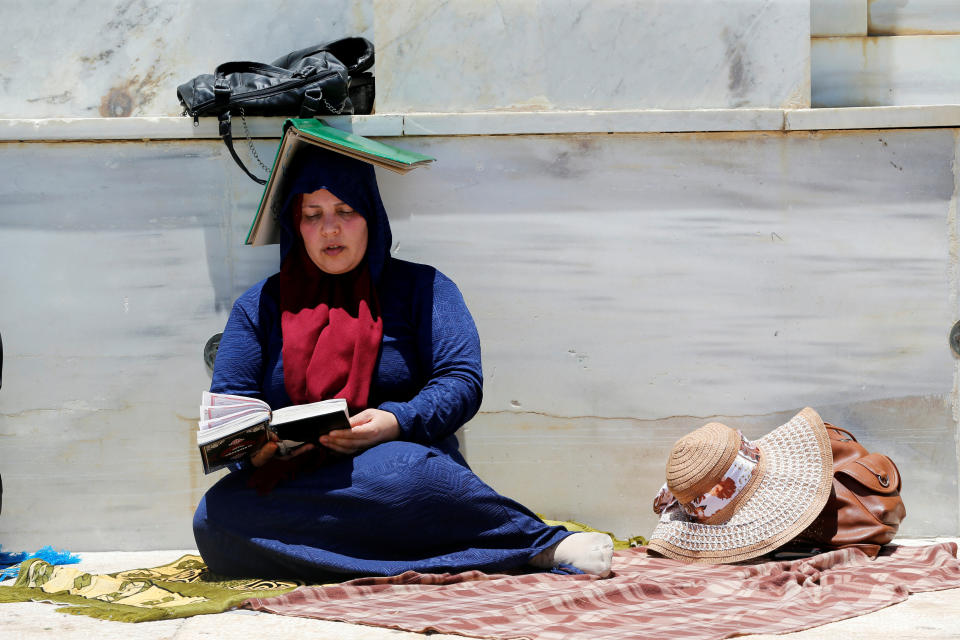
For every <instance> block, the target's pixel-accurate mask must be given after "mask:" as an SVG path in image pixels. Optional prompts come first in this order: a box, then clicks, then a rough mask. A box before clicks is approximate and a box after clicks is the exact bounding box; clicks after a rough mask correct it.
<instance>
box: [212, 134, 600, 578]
mask: <svg viewBox="0 0 960 640" xmlns="http://www.w3.org/2000/svg"><path fill="white" fill-rule="evenodd" d="M294 171H296V174H295V175H293V176H291V180H290V182H289V184H292V187H291V188H290V190H289V192H288V194H287V198H286V205H285V207H284V210H283V213H282V216H281V219H280V224H281V227H282V230H283V236H282V243H281V256H282V264H281V269H280V272H279V273H278V274H276V275H274V276H272V277H270V278H268V279H267V280H265V281H263V282H260V283H259V284H257V285H255V286H253V287H252V288H251V289H249V290H248V291H247V292H246V293H244V294H243V295H242V296H240V298H239V299H238V300H237V301H236V303H235V304H234V307H233V310H232V312H231V314H230V318H229V320H228V321H227V326H226V329H225V330H224V333H223V338H222V340H221V342H220V347H219V351H218V353H217V360H216V366H215V369H214V374H213V383H212V385H211V391H214V392H219V393H229V394H237V395H244V396H252V397H256V398H260V399H262V400H265V401H266V402H267V403H269V404H270V406H271V407H273V408H275V409H276V408H280V407H283V406H287V405H291V404H304V403H309V402H316V401H319V400H324V399H328V398H334V397H336V398H345V399H346V400H347V404H348V406H349V408H350V413H351V418H350V425H351V427H350V429H343V430H337V431H332V432H330V433H329V434H328V435H325V436H322V437H321V439H320V445H321V446H319V447H314V446H313V445H309V444H308V445H303V446H301V447H300V448H299V449H297V450H295V451H294V452H293V453H292V454H288V455H285V456H282V455H280V454H279V453H278V444H277V443H276V442H269V443H267V444H266V445H265V446H264V447H263V448H261V449H260V450H259V451H257V452H256V453H255V454H254V455H253V456H252V457H251V459H250V463H249V464H247V465H243V467H242V468H239V469H237V470H236V471H235V472H233V473H230V474H228V475H227V476H225V477H224V478H222V479H221V480H220V481H219V482H218V483H217V484H216V485H214V486H213V487H212V488H211V489H210V490H209V491H208V492H207V494H206V495H205V496H204V498H203V500H202V501H201V502H200V505H199V506H198V508H197V512H196V515H195V517H194V533H195V536H196V541H197V546H198V548H199V550H200V553H201V555H202V556H203V559H204V561H205V562H206V563H207V565H208V566H209V567H210V570H211V571H213V572H215V573H218V574H223V575H244V576H261V577H281V576H289V577H297V578H301V579H305V580H322V579H328V578H330V577H331V574H337V575H339V576H341V577H347V576H357V575H395V574H399V573H402V572H404V571H409V570H413V571H418V572H460V571H466V570H470V569H478V570H481V571H486V572H498V571H503V570H507V569H514V568H518V567H522V566H524V565H532V566H533V567H536V568H541V569H550V568H552V567H555V566H560V565H571V566H573V567H574V568H576V569H578V570H580V571H583V572H586V573H592V574H597V575H601V576H603V575H607V574H609V572H610V561H611V554H612V542H611V540H610V538H609V537H608V536H606V535H603V534H596V533H575V534H571V533H570V532H568V531H566V530H565V529H563V528H562V527H551V526H547V525H546V524H544V523H543V522H542V521H541V520H540V519H539V518H537V517H536V516H535V515H534V514H533V513H532V512H530V511H529V510H528V509H526V508H525V507H523V506H522V505H520V504H518V503H517V502H515V501H513V500H510V499H508V498H505V497H503V496H501V495H499V494H497V493H496V492H495V491H493V489H491V488H490V487H489V486H487V485H486V484H484V483H483V482H482V481H481V480H480V479H479V478H478V477H477V476H476V475H474V473H473V472H472V471H471V470H470V468H469V467H468V466H467V463H466V461H465V460H464V459H463V457H462V456H461V454H460V452H459V450H458V444H457V439H456V437H455V435H454V433H455V432H456V430H457V429H459V428H460V427H461V426H462V425H463V424H464V423H465V422H466V421H467V420H469V419H470V418H471V417H473V415H474V414H475V413H476V412H477V409H478V408H479V406H480V400H481V394H482V375H481V370H480V342H479V338H478V336H477V331H476V328H475V326H474V323H473V319H472V318H471V316H470V312H469V311H468V310H467V307H466V305H465V303H464V301H463V298H462V296H461V294H460V291H459V290H458V289H457V287H456V285H455V284H454V283H453V282H452V281H450V280H449V279H448V278H447V277H446V276H444V275H443V274H442V273H440V272H439V271H437V270H436V269H434V268H432V267H429V266H426V265H421V264H414V263H411V262H406V261H403V260H398V259H396V258H393V257H391V256H390V253H389V251H390V245H391V233H390V226H389V223H388V221H387V215H386V212H385V211H384V208H383V204H382V202H381V200H380V193H379V191H378V189H377V184H376V178H375V176H374V171H373V167H372V166H371V165H369V164H367V163H363V162H360V161H357V160H352V159H350V158H346V157H344V156H341V155H339V154H334V153H331V152H328V151H323V150H320V149H311V150H310V152H309V153H308V154H306V156H305V157H303V158H302V159H301V160H300V162H299V163H298V164H297V166H296V168H295V169H294Z"/></svg>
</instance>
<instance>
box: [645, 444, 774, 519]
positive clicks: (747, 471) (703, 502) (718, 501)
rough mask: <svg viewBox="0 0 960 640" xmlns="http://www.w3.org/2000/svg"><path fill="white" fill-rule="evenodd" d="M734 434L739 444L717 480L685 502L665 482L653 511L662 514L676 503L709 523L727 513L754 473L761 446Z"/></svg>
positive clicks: (758, 461)
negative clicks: (721, 475)
mask: <svg viewBox="0 0 960 640" xmlns="http://www.w3.org/2000/svg"><path fill="white" fill-rule="evenodd" d="M736 434H737V436H738V437H739V439H740V443H739V445H740V446H739V448H738V449H737V451H736V455H735V456H734V457H733V460H732V461H731V462H730V464H729V466H727V468H726V471H725V472H724V474H723V477H722V478H720V480H719V481H718V482H716V483H715V484H713V485H712V486H710V488H709V489H707V490H706V491H705V492H703V493H700V494H698V495H696V496H694V497H693V498H692V499H688V500H686V501H684V502H679V501H678V500H677V498H676V497H675V496H674V495H673V492H671V490H670V487H669V486H668V485H669V483H668V482H667V483H664V485H663V487H661V488H660V492H659V493H658V494H657V497H656V498H654V500H653V511H654V512H655V513H657V514H662V513H663V512H664V511H665V510H666V509H668V508H670V507H671V506H673V505H674V504H679V506H680V508H681V509H683V511H684V512H685V513H686V514H687V515H689V516H690V517H692V518H693V519H695V520H696V521H698V522H709V521H710V520H711V519H713V516H715V515H716V514H718V513H720V512H725V513H726V512H728V511H729V510H730V509H729V507H731V506H732V505H734V504H736V503H737V502H739V500H738V498H739V497H740V496H741V495H742V494H743V493H744V491H745V490H746V489H747V487H748V486H750V484H751V481H753V479H754V477H755V476H757V471H758V469H759V468H760V448H759V447H757V445H756V444H754V443H753V442H751V441H750V440H747V439H746V438H745V437H743V434H742V433H740V431H739V430H738V431H736Z"/></svg>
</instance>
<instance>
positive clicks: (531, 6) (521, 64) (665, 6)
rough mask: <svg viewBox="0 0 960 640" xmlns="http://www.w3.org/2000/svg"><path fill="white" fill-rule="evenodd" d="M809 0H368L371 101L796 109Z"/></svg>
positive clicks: (483, 106) (401, 107) (803, 97)
mask: <svg viewBox="0 0 960 640" xmlns="http://www.w3.org/2000/svg"><path fill="white" fill-rule="evenodd" d="M809 26H810V4H809V0H716V1H712V2H700V1H694V0H640V1H638V0H536V1H532V0H501V1H499V2H497V1H495V0H470V1H469V2H457V3H452V2H451V3H442V4H440V3H437V2H433V1H428V0H416V1H413V2H408V3H396V2H391V1H389V0H374V30H375V33H376V41H377V46H378V51H377V61H378V62H377V111H378V112H379V113H385V112H386V113H389V112H410V111H414V112H416V111H426V112H456V111H485V110H543V109H643V108H663V109H696V108H722V107H774V108H777V107H803V106H806V105H808V104H809V85H808V73H807V70H808V61H809V57H808V56H809V51H808V48H809V38H810V29H809Z"/></svg>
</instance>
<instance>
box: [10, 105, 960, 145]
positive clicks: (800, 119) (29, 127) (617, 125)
mask: <svg viewBox="0 0 960 640" xmlns="http://www.w3.org/2000/svg"><path fill="white" fill-rule="evenodd" d="M283 120H284V119H283V118H249V119H248V123H249V126H250V135H251V136H252V137H254V138H267V139H270V138H277V137H279V132H280V128H281V126H282V124H283ZM325 120H327V121H328V122H329V123H330V124H331V125H333V126H335V127H338V128H341V129H345V130H348V131H352V132H354V133H357V134H359V135H363V136H369V137H382V138H390V137H403V136H444V137H445V136H480V135H537V134H555V135H562V134H575V133H684V132H711V131H717V132H723V131H810V130H820V129H833V130H837V129H903V128H926V127H960V104H946V105H918V106H888V107H842V108H820V109H689V110H660V109H645V110H637V111H536V112H479V113H407V114H398V113H390V114H375V115H366V116H334V117H328V118H325ZM233 131H234V137H235V138H243V129H242V127H241V125H240V122H239V121H234V129H233ZM217 138H219V134H218V132H217V121H216V119H214V118H202V119H201V120H200V122H199V126H196V127H195V126H193V120H192V119H191V118H180V117H167V116H158V117H131V118H43V119H25V118H20V119H17V118H9V119H0V142H70V141H76V142H80V141H98V140H117V141H122V140H203V139H217Z"/></svg>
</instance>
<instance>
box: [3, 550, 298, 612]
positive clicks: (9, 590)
mask: <svg viewBox="0 0 960 640" xmlns="http://www.w3.org/2000/svg"><path fill="white" fill-rule="evenodd" d="M302 584H304V583H302V582H296V581H293V580H259V579H245V580H224V579H221V578H218V577H217V576H213V575H211V574H210V573H209V572H208V571H207V565H205V564H204V563H203V560H201V558H200V556H198V555H185V556H183V557H182V558H180V559H179V560H176V561H174V562H171V563H170V564H165V565H163V566H160V567H154V568H152V569H133V570H130V571H119V572H117V573H109V574H103V575H97V574H92V573H86V572H84V571H82V570H80V569H77V568H76V567H73V566H62V565H58V566H53V565H50V564H48V563H47V562H44V561H43V560H39V559H34V560H27V561H26V562H24V563H23V565H22V566H21V568H20V576H19V577H18V578H17V581H16V582H15V583H14V584H13V585H12V586H9V587H0V602H29V601H35V602H52V603H54V604H62V605H67V606H63V607H60V608H58V609H57V611H58V612H60V613H72V614H76V615H85V616H90V617H92V618H101V619H103V620H118V621H122V622H146V621H148V620H167V619H170V618H186V617H188V616H195V615H200V614H203V613H220V612H222V611H226V610H227V609H230V608H232V607H235V606H237V605H238V604H240V603H241V602H243V601H244V600H247V599H248V598H253V597H258V598H265V597H269V596H275V595H281V594H284V593H286V592H288V591H291V590H292V589H295V588H296V587H299V586H301V585H302Z"/></svg>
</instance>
